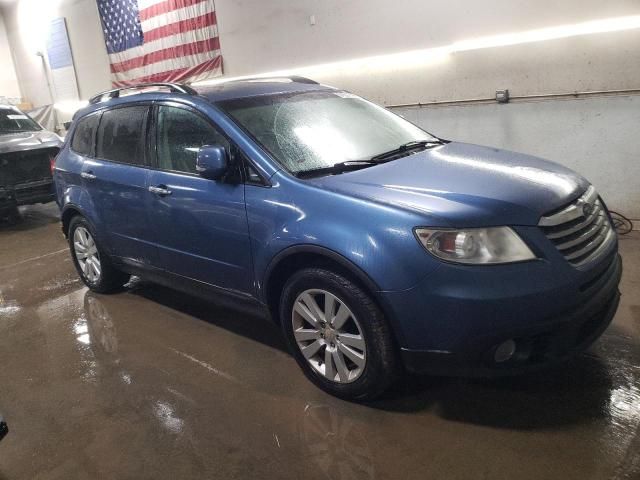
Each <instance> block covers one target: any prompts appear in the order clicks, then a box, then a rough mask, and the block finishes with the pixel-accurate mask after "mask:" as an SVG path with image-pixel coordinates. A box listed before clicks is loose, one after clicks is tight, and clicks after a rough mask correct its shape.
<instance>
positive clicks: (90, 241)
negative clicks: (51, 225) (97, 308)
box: [68, 215, 131, 293]
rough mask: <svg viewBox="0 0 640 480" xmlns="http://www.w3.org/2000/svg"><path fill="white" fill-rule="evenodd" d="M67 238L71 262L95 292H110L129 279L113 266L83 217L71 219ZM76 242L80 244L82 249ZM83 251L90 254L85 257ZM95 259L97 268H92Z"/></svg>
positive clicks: (120, 286)
mask: <svg viewBox="0 0 640 480" xmlns="http://www.w3.org/2000/svg"><path fill="white" fill-rule="evenodd" d="M68 238H69V249H70V250H71V258H72V259H73V264H74V265H75V267H76V270H77V272H78V275H80V278H81V279H82V281H83V282H84V284H85V285H86V286H87V287H89V289H90V290H92V291H94V292H97V293H110V292H114V291H117V290H120V289H122V286H123V285H124V284H125V283H127V282H128V281H129V279H130V278H131V277H130V275H127V274H126V273H124V272H121V271H119V270H118V269H116V268H115V267H114V266H113V263H112V262H111V259H110V258H109V256H108V255H107V254H106V253H105V251H104V249H103V248H102V247H101V246H100V244H99V243H98V242H97V240H95V239H96V234H95V231H94V229H93V227H92V226H91V225H90V224H89V222H87V220H86V219H85V218H84V217H82V216H80V215H77V216H75V217H73V218H72V219H71V222H69V233H68ZM78 244H82V245H83V248H84V250H83V248H81V247H80V246H79V245H78ZM83 252H87V254H90V255H88V256H86V257H85V254H84V253H83ZM96 261H97V268H94V266H95V265H96Z"/></svg>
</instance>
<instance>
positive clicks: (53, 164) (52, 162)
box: [49, 155, 58, 175]
mask: <svg viewBox="0 0 640 480" xmlns="http://www.w3.org/2000/svg"><path fill="white" fill-rule="evenodd" d="M57 157H58V156H57V155H55V156H54V155H50V156H49V166H50V167H51V175H53V172H54V170H55V169H56V158H57Z"/></svg>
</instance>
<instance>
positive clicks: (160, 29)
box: [0, 0, 222, 86]
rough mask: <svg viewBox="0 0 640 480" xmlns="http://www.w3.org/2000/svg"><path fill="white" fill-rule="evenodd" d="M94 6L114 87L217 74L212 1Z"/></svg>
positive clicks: (136, 0) (106, 0)
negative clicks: (101, 30)
mask: <svg viewBox="0 0 640 480" xmlns="http://www.w3.org/2000/svg"><path fill="white" fill-rule="evenodd" d="M0 1H2V0H0ZM96 2H97V4H98V11H99V13H100V20H101V22H102V29H103V33H104V38H105V45H106V47H107V51H108V52H109V64H110V70H111V82H112V84H113V85H114V86H128V85H133V84H137V83H140V82H161V81H162V82H169V81H195V80H196V79H204V78H208V77H211V76H214V75H221V74H222V55H221V53H220V39H219V38H218V26H217V16H216V12H215V7H214V0H96Z"/></svg>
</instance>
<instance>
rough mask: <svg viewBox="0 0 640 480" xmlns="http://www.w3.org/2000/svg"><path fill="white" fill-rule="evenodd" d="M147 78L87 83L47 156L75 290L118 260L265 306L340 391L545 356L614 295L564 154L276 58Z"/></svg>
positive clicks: (109, 273) (597, 236) (358, 392)
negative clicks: (233, 77)
mask: <svg viewBox="0 0 640 480" xmlns="http://www.w3.org/2000/svg"><path fill="white" fill-rule="evenodd" d="M145 88H147V89H148V88H149V86H145ZM158 89H159V91H156V92H145V93H137V94H136V92H135V89H134V90H130V91H129V92H127V93H133V94H132V95H127V96H122V97H121V96H120V93H121V90H115V91H111V92H106V93H104V94H101V95H98V96H97V97H95V98H93V99H92V100H91V102H90V105H89V106H88V107H87V108H85V109H84V110H82V111H80V112H79V113H78V114H77V115H76V116H75V120H74V122H73V126H72V128H71V132H70V134H69V136H68V140H67V142H66V144H65V146H64V148H63V150H62V152H61V153H60V155H59V157H58V161H57V164H56V167H55V181H56V186H57V193H58V197H57V198H58V203H59V205H60V208H61V211H62V227H63V231H64V233H65V234H66V235H67V236H68V239H69V246H70V250H71V255H72V258H73V261H74V263H75V265H76V268H77V270H78V272H79V274H80V276H81V277H82V280H83V281H84V282H85V283H86V284H87V285H88V286H89V288H91V289H92V290H94V291H96V292H107V291H111V290H114V289H117V288H119V287H121V286H122V285H123V284H125V283H126V282H127V281H128V279H129V276H130V275H132V274H135V275H140V276H142V277H146V278H148V279H151V280H153V281H156V282H159V283H163V284H165V285H170V286H173V287H175V288H179V289H182V290H186V291H190V292H199V293H201V294H205V295H206V296H208V297H210V298H217V299H219V300H223V299H225V300H227V303H229V304H231V305H235V306H238V305H245V306H246V305H250V306H253V307H255V308H257V309H260V310H261V311H265V312H269V313H270V314H271V317H272V318H273V319H274V320H276V321H277V322H279V323H280V325H281V326H282V329H283V332H284V335H285V337H286V339H287V342H288V344H289V346H290V348H291V351H292V352H293V355H294V357H295V358H296V360H297V361H298V363H299V364H300V366H301V367H302V369H303V371H304V372H305V374H306V375H307V376H308V377H309V378H310V379H311V380H312V381H314V382H315V383H316V384H317V385H319V386H320V387H322V388H324V389H325V390H327V391H328V392H331V393H332V394H334V395H337V396H341V397H344V398H351V399H366V398H372V397H374V396H375V395H377V394H379V393H380V392H382V391H383V390H384V389H385V388H386V387H387V386H389V384H390V383H391V382H392V381H393V380H394V378H396V376H397V373H398V371H399V370H400V369H401V368H402V367H405V368H406V369H408V370H410V371H414V372H430V373H445V374H450V373H455V374H480V375H492V374H507V373H515V372H520V371H524V370H527V369H533V368H539V367H542V366H545V365H549V364H551V363H554V362H557V361H559V360H563V359H566V358H568V357H570V356H571V355H573V354H575V353H576V352H579V351H581V350H583V349H585V348H587V347H588V346H589V345H590V344H591V343H592V342H593V341H594V340H595V339H596V338H598V337H599V336H600V334H601V333H602V332H603V331H604V329H605V328H606V327H607V325H608V324H609V322H610V321H611V319H612V318H613V316H614V314H615V312H616V309H617V307H618V301H619V292H618V283H619V281H620V275H621V268H622V267H621V260H620V257H619V255H618V253H617V240H616V235H615V232H614V230H613V228H612V226H611V219H610V216H609V213H608V211H607V208H606V206H605V204H604V201H603V200H602V199H601V198H600V196H599V195H598V193H597V192H596V190H595V188H594V187H593V186H591V185H590V184H589V182H588V181H587V180H585V179H584V178H583V177H581V176H580V175H578V174H577V173H575V172H573V171H571V170H569V169H567V168H565V167H562V166H560V165H558V164H555V163H552V162H548V161H545V160H541V159H538V158H534V157H531V156H528V155H522V154H518V153H512V152H507V151H502V150H498V149H495V148H487V147H481V146H477V145H469V144H464V143H457V142H450V141H445V140H442V139H439V138H437V137H435V136H433V135H431V134H429V133H427V132H425V131H424V130H422V129H420V128H418V127H416V126H415V125H413V124H411V123H409V122H407V121H405V120H404V119H402V118H401V117H398V116H396V115H394V114H393V113H391V112H389V111H388V110H386V109H384V108H382V107H379V106H377V105H374V104H372V103H370V102H368V101H366V100H364V99H362V98H360V97H357V96H356V95H353V94H350V93H348V92H345V91H341V90H337V89H334V88H330V87H326V86H323V85H318V84H317V83H315V82H313V81H310V80H307V79H302V78H297V77H295V78H277V79H258V80H246V81H236V82H227V83H223V84H220V85H217V86H212V87H208V88H201V89H200V90H198V91H195V90H193V89H192V88H190V87H186V86H180V85H171V84H165V85H159V86H158ZM239 321H242V320H239Z"/></svg>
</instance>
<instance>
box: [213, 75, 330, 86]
mask: <svg viewBox="0 0 640 480" xmlns="http://www.w3.org/2000/svg"><path fill="white" fill-rule="evenodd" d="M226 82H229V83H234V82H256V83H259V82H295V83H308V84H310V85H319V83H318V82H316V81H315V80H311V79H310V78H306V77H300V76H298V75H286V76H281V75H278V76H274V77H246V78H235V79H230V80H227V81H224V80H223V81H222V82H221V83H226Z"/></svg>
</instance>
